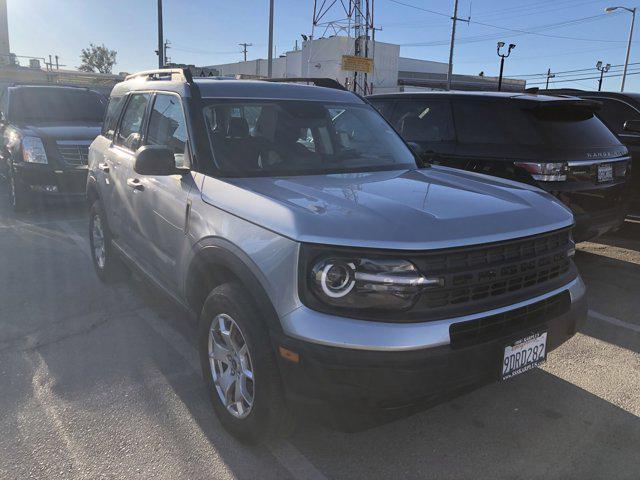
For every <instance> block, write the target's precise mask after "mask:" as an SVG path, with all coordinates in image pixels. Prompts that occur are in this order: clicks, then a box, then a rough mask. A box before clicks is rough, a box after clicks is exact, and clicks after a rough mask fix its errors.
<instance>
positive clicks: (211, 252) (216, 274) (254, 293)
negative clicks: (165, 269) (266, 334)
mask: <svg viewBox="0 0 640 480" xmlns="http://www.w3.org/2000/svg"><path fill="white" fill-rule="evenodd" d="M260 277H261V273H260V270H259V268H258V267H257V265H255V264H254V263H253V261H252V260H251V258H249V256H248V255H247V254H246V253H244V252H243V251H242V250H241V249H240V248H238V247H237V246H236V245H234V244H233V243H231V242H229V241H227V240H224V239H221V238H217V237H211V238H206V239H203V240H201V241H200V242H198V243H197V244H196V245H195V246H194V248H193V249H192V251H191V254H190V256H189V260H188V262H187V267H186V269H185V276H184V282H183V292H184V299H185V300H186V303H187V305H188V306H189V308H190V309H191V310H193V311H194V312H195V313H196V315H200V312H201V311H202V306H203V304H204V301H205V300H206V298H207V296H208V295H209V293H210V292H211V290H213V289H214V288H215V287H217V286H219V285H222V284H223V283H227V282H233V281H236V282H238V283H240V284H241V285H242V286H243V287H245V288H246V289H247V293H248V294H249V295H250V296H251V298H252V299H253V301H254V302H255V304H256V306H257V308H258V309H259V311H260V312H261V313H262V315H263V318H264V320H265V322H266V324H267V327H268V328H269V329H270V330H275V331H277V332H281V331H282V326H281V324H280V320H279V317H278V314H277V312H276V309H275V307H274V306H273V303H272V302H271V299H270V298H269V295H268V294H267V291H266V288H265V286H264V284H263V281H265V280H263V281H261V280H260V279H259V278H260Z"/></svg>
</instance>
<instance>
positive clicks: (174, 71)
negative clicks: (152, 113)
mask: <svg viewBox="0 0 640 480" xmlns="http://www.w3.org/2000/svg"><path fill="white" fill-rule="evenodd" d="M174 75H175V76H177V77H179V79H180V80H182V81H184V82H187V83H193V76H192V75H191V71H190V70H189V69H188V68H159V69H156V70H145V71H143V72H138V73H132V74H131V75H127V76H126V77H125V79H124V81H125V82H127V81H129V80H133V79H134V78H142V77H145V78H146V79H147V80H163V77H167V76H168V77H170V79H171V80H173V77H174ZM180 77H181V78H180Z"/></svg>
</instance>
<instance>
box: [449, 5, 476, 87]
mask: <svg viewBox="0 0 640 480" xmlns="http://www.w3.org/2000/svg"><path fill="white" fill-rule="evenodd" d="M451 20H452V22H453V24H452V26H451V46H450V48H449V70H448V72H447V90H451V83H452V81H453V47H454V44H455V41H456V23H457V22H459V21H462V22H467V23H469V22H470V21H471V17H469V18H467V19H464V18H458V0H454V2H453V17H451Z"/></svg>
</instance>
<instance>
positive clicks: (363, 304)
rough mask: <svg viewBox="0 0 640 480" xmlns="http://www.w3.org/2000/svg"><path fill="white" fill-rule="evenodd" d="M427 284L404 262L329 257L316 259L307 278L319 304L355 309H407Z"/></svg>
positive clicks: (419, 274)
mask: <svg viewBox="0 0 640 480" xmlns="http://www.w3.org/2000/svg"><path fill="white" fill-rule="evenodd" d="M431 282H432V280H429V279H427V278H425V277H424V276H423V275H422V274H421V273H420V271H419V270H418V268H417V267H416V266H415V265H414V264H413V263H411V262H409V261H407V260H402V259H393V258H370V257H367V258H364V257H363V258H357V257H330V256H328V257H321V258H316V259H315V260H314V261H313V262H312V268H311V269H310V270H309V276H308V279H307V285H308V289H309V290H310V291H311V292H312V293H313V296H314V297H315V299H316V300H317V301H319V302H321V304H322V305H325V306H331V307H339V308H345V309H357V310H366V309H372V310H407V309H409V308H411V307H412V306H413V305H414V304H415V301H416V299H417V297H418V295H419V293H420V292H421V291H422V289H423V288H425V287H428V286H430V285H432V283H431Z"/></svg>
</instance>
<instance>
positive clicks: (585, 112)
mask: <svg viewBox="0 0 640 480" xmlns="http://www.w3.org/2000/svg"><path fill="white" fill-rule="evenodd" d="M453 110H454V118H455V122H456V129H457V136H458V141H459V142H460V143H469V144H494V145H526V146H537V145H538V146H540V145H553V146H557V147H571V148H582V147H587V148H588V147H605V146H615V145H619V142H618V140H617V139H616V137H615V136H614V135H613V134H612V133H611V131H610V130H609V129H608V128H607V127H606V126H605V125H604V124H603V123H602V122H601V121H600V120H599V119H598V118H597V117H596V116H595V115H594V114H593V111H592V110H591V109H590V108H588V107H586V106H585V107H582V106H579V107H577V106H571V105H567V104H566V103H561V102H558V103H557V104H551V103H549V104H548V105H547V104H545V105H544V106H538V107H536V108H534V107H533V106H527V107H525V106H520V105H513V104H508V103H499V102H470V101H467V102H461V101H455V102H454V103H453Z"/></svg>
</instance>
